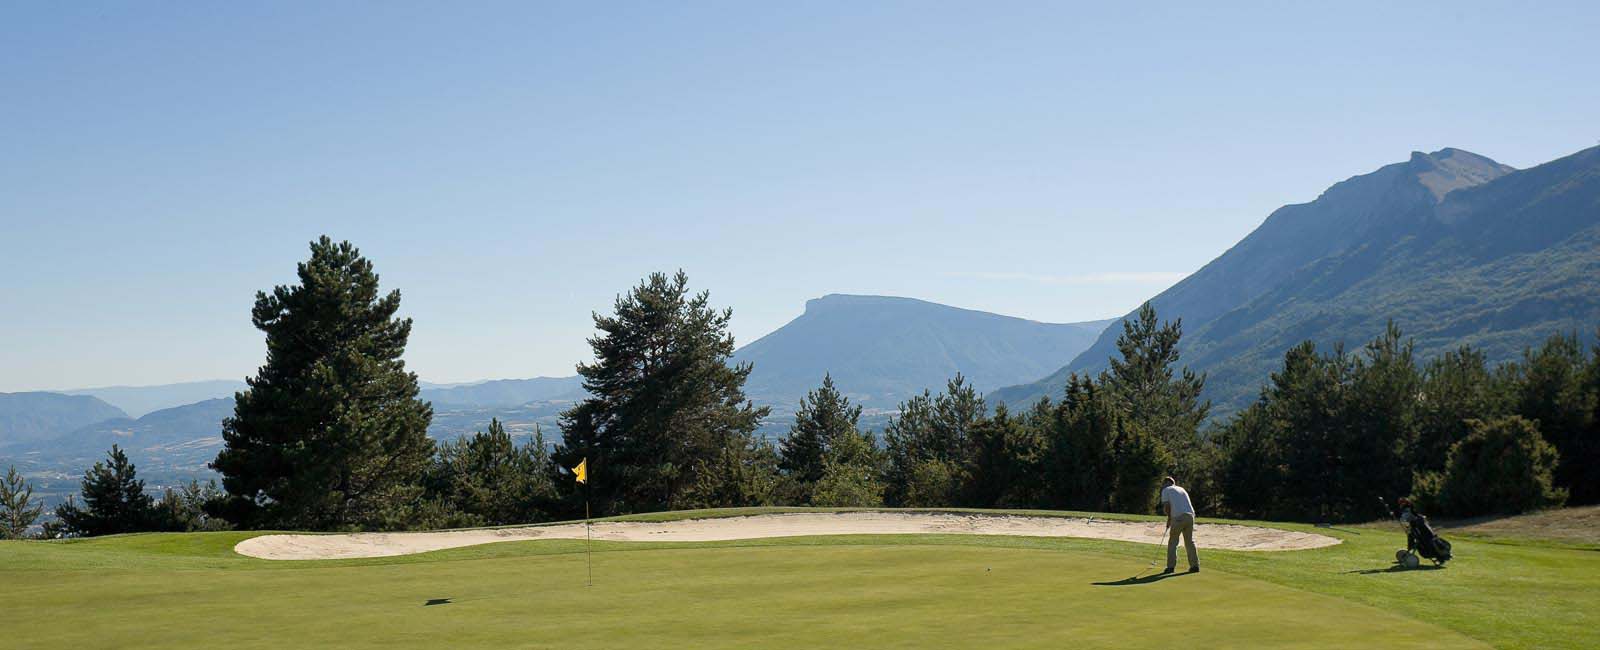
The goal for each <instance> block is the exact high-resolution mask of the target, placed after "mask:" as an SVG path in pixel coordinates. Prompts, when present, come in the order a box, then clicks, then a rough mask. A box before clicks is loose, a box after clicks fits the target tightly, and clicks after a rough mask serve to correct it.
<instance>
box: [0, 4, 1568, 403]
mask: <svg viewBox="0 0 1600 650" xmlns="http://www.w3.org/2000/svg"><path fill="white" fill-rule="evenodd" d="M1122 4H1125V3H1085V4H1084V5H1083V6H1071V5H1068V4H1066V3H1059V4H1048V5H1046V4H1032V3H1017V4H1013V3H988V2H984V3H964V4H937V3H931V2H909V3H880V2H869V3H861V2H803V3H783V4H780V3H750V2H735V3H675V2H671V3H669V2H650V3H638V4H633V3H605V4H603V5H602V4H600V3H572V4H536V3H525V2H514V3H504V4H497V3H481V2H468V3H422V4H414V5H413V4H407V3H396V2H383V3H373V4H364V3H351V2H340V3H265V2H234V3H187V4H186V3H150V2H127V3H120V2H118V3H110V2H107V3H101V2H96V3H48V2H40V3H9V4H7V5H6V6H5V7H4V8H0V88H3V91H0V124H3V125H4V126H3V131H0V227H3V228H0V391H14V390H27V389H47V388H70V387H83V386H99V385H109V384H151V383H165V382H173V381H182V380H194V379H208V378H240V377H243V376H245V375H247V374H250V373H251V372H253V371H254V369H255V367H256V366H257V365H258V364H259V363H260V362H261V359H262V357H263V349H262V345H261V340H260V336H259V335H258V333H257V332H256V331H255V330H254V329H252V328H251V327H250V323H249V308H250V304H251V301H252V299H253V295H254V293H255V292H256V291H257V290H259V289H265V288H270V287H271V286H272V285H274V284H280V283H285V282H289V281H292V280H293V271H294V265H295V263H296V262H297V261H299V260H301V259H303V258H304V257H305V256H306V244H307V242H308V241H310V240H311V239H314V238H315V237H317V236H318V235H320V234H323V233H327V234H329V235H331V236H333V237H335V238H343V239H350V240H352V241H354V242H355V243H356V244H357V245H359V246H360V247H361V248H362V250H363V251H364V252H365V253H366V254H367V255H368V256H369V257H371V258H372V259H373V260H374V261H375V263H376V264H377V267H378V270H379V272H380V273H381V274H382V275H383V281H384V284H385V285H386V286H387V287H397V288H399V289H401V290H402V292H403V294H404V302H403V308H402V309H403V311H404V312H405V313H406V314H407V315H410V316H412V317H414V318H415V319H416V328H415V330H414V334H413V336H412V341H411V347H410V350H409V352H408V356H407V358H408V360H409V362H410V364H411V367H412V369H413V370H415V371H417V372H418V373H419V374H420V375H422V377H423V378H424V379H427V380H432V381H462V380H473V379H483V378H494V377H527V376H534V375H566V374H571V372H572V366H573V363H574V362H576V361H579V360H581V359H584V358H586V357H587V356H588V350H587V347H586V345H585V343H584V338H585V337H586V336H588V335H589V334H590V333H591V332H592V328H591V323H590V321H589V313H590V312H591V311H593V310H605V309H607V308H608V307H609V304H610V302H611V300H612V299H613V297H614V296H615V295H616V294H617V293H618V292H619V291H622V290H624V289H626V288H627V287H629V286H630V285H632V284H634V283H635V282H637V281H638V280H639V279H640V278H641V277H642V276H644V275H646V274H647V273H649V272H650V271H653V270H673V269H677V268H680V267H681V268H683V269H685V270H686V271H687V272H688V273H689V275H690V279H691V282H692V284H693V285H694V286H695V287H697V288H702V289H709V290H710V291H711V293H712V298H713V301H714V302H715V303H716V304H718V305H724V306H731V307H733V308H734V328H735V334H736V335H737V337H738V338H739V340H740V341H741V342H748V341H751V340H753V339H755V338H756V337H759V336H760V335H762V334H765V333H766V332H768V331H770V330H772V329H774V328H776V327H778V326H779V325H782V324H783V323H784V322H786V321H787V320H789V319H791V318H793V317H795V316H797V315H799V313H800V311H801V310H802V308H803V305H804V301H805V300H806V299H808V298H814V297H817V296H820V295H823V294H826V293H833V292H849V293H876V294H892V295H905V296H912V297H917V298H924V299H928V300H933V301H937V302H943V303H947V304H953V305H957V306H962V307H969V308H976V309H983V310H989V311H995V312H999V313H1003V314H1010V315H1016V316H1022V317H1027V318H1033V319H1037V320H1044V321H1075V320H1087V319H1095V318H1106V317H1110V316H1115V315H1120V314H1122V313H1124V312H1126V311H1128V310H1130V309H1132V308H1134V307H1136V306H1137V305H1138V303H1139V302H1141V301H1142V300H1144V299H1145V298H1147V297H1149V296H1151V295H1154V294H1155V293H1157V292H1159V291H1160V290H1162V289H1164V288H1166V287H1167V286H1169V285H1170V284H1171V283H1172V282H1174V281H1175V280H1176V279H1177V278H1179V277H1181V276H1182V274H1185V273H1188V272H1191V271H1193V270H1195V269H1197V268H1199V267H1200V266H1201V265H1203V264H1204V263H1206V262H1207V261H1209V260H1210V259H1212V258H1213V257H1215V256H1216V255H1218V254H1219V253H1221V252H1222V251H1224V250H1225V249H1227V247H1228V246H1230V245H1232V244H1233V243H1234V242H1235V241H1237V240H1238V239H1239V238H1240V237H1242V236H1244V235H1245V234H1246V233H1248V232H1249V231H1250V230H1251V229H1252V228H1254V227H1255V226H1257V225H1258V224H1259V223H1260V222H1261V220H1262V219H1263V218H1264V217H1265V216H1266V215H1267V213H1268V212H1270V211H1271V210H1272V209H1274V208H1276V207H1277V206H1279V205H1282V204H1285V203H1293V202H1303V201H1308V200H1311V199H1313V198H1315V197H1316V196H1317V194H1318V193H1319V192H1321V190H1322V189H1323V188H1325V187H1326V186H1328V185H1330V184H1331V183H1333V182H1336V181H1339V180H1341V179H1344V178H1347V177H1349V176H1352V175H1355V174H1358V173H1364V172H1366V171H1369V170H1371V169H1374V168H1376V167H1378V166H1380V165H1383V164H1385V163H1389V162H1394V161H1398V160H1403V159H1405V158H1406V156H1407V155H1408V153H1409V152H1410V151H1412V150H1428V151H1431V150H1435V149H1439V148H1442V147H1446V146H1455V147H1461V148H1464V149H1469V150H1472V151H1475V152H1478V153H1482V154H1485V155H1488V156H1490V157H1493V158H1496V159H1498V160H1500V161H1502V162H1505V163H1507V164H1511V165H1515V166H1518V167H1523V166H1528V165H1533V164H1537V163H1539V162H1542V161H1545V160H1548V159H1551V158H1554V157H1557V156H1560V155H1563V154H1566V153H1570V152H1572V151H1576V150H1578V149H1582V148H1585V147H1588V146H1592V145H1594V144H1595V142H1596V139H1597V138H1600V119H1597V118H1600V83H1597V82H1600V45H1597V42H1600V38H1597V37H1596V34H1597V33H1600V9H1597V6H1600V4H1597V3H1593V2H1574V3H1554V2H1550V3H1528V4H1525V3H1497V4H1491V5H1476V4H1474V3H1460V2H1448V3H1437V4H1428V3H1393V2H1380V3H1372V4H1353V3H1340V4H1339V6H1338V8H1337V9H1333V8H1326V7H1317V6H1309V5H1312V4H1313V3H1305V4H1307V5H1308V6H1305V7H1298V8H1286V7H1279V6H1276V4H1277V3H1268V4H1262V5H1257V6H1236V7H1235V8H1230V9H1220V10H1219V9H1215V8H1209V7H1200V6H1187V5H1193V4H1210V3H1183V4H1175V5H1170V6H1158V5H1154V4H1151V3H1136V4H1137V7H1133V8H1122V7H1119V6H1117V5H1122ZM1317 4H1320V3H1317ZM1396 5H1400V6H1396ZM1413 5H1416V6H1413Z"/></svg>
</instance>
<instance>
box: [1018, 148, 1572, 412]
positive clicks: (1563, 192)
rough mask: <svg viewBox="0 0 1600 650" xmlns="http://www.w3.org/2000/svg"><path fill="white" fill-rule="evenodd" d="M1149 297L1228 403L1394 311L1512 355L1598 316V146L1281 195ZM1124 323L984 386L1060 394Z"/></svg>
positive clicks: (1451, 153)
mask: <svg viewBox="0 0 1600 650" xmlns="http://www.w3.org/2000/svg"><path fill="white" fill-rule="evenodd" d="M1150 302H1151V304H1152V305H1153V306H1154V307H1155V309H1156V311H1157V313H1158V314H1159V315H1160V316H1161V317H1162V318H1163V319H1164V320H1173V319H1182V322H1183V330H1184V339H1183V343H1182V344H1181V346H1180V350H1181V352H1182V363H1184V364H1186V365H1188V366H1190V367H1191V368H1193V369H1195V370H1198V371H1203V372H1205V373H1207V383H1206V397H1208V398H1210V399H1212V400H1214V401H1215V402H1216V403H1217V405H1218V406H1219V407H1220V410H1221V411H1222V412H1227V411H1229V410H1232V409H1233V408H1237V407H1239V406H1242V405H1244V404H1247V403H1248V402H1249V401H1250V400H1251V399H1253V398H1254V397H1255V396H1256V394H1257V393H1258V392H1259V390H1260V388H1261V386H1262V385H1263V383H1264V382H1266V381H1267V379H1268V376H1269V374H1270V373H1271V372H1272V371H1273V370H1275V369H1276V368H1277V367H1278V366H1279V365H1280V364H1281V363H1282V359H1283V353H1284V351H1285V350H1287V349H1288V348H1289V347H1291V346H1293V345H1295V344H1298V343H1299V342H1301V341H1304V340H1312V341H1315V342H1316V343H1318V344H1319V345H1324V346H1331V345H1335V344H1339V343H1342V344H1344V345H1346V346H1347V347H1348V348H1353V347H1356V346H1359V345H1361V344H1363V343H1365V342H1366V341H1368V340H1371V339H1372V338H1373V337H1375V336H1377V335H1378V334H1379V333H1381V332H1382V331H1383V328H1384V327H1385V325H1386V324H1387V322H1389V321H1391V320H1392V321H1394V322H1395V323H1396V324H1397V325H1398V326H1399V327H1400V328H1401V330H1402V331H1403V332H1404V333H1405V334H1406V335H1407V336H1410V337H1414V338H1415V339H1416V342H1417V352H1418V354H1419V356H1420V357H1421V358H1424V359H1425V358H1429V357H1432V356H1434V355H1437V354H1439V353H1440V352H1443V351H1444V350H1446V349H1449V348H1453V347H1456V346H1459V345H1461V344H1471V345H1473V346H1474V347H1477V348H1479V349H1481V350H1483V351H1484V352H1485V353H1486V354H1487V355H1488V357H1489V358H1490V359H1491V360H1493V361H1505V360H1510V359H1512V358H1514V357H1515V356H1516V355H1518V354H1519V353H1520V352H1521V351H1522V350H1523V349H1524V348H1525V347H1527V346H1531V345H1537V344H1538V343H1539V342H1541V341H1543V340H1544V339H1545V338H1547V337H1549V336H1550V335H1552V334H1555V333H1558V332H1572V331H1579V332H1583V333H1588V330H1589V328H1593V327H1594V326H1595V323H1597V322H1600V148H1592V149H1587V150H1584V151H1581V152H1578V153H1576V154H1573V155H1571V156H1567V157H1564V158H1561V159H1558V160H1554V161H1551V162H1548V163H1545V164H1543V165H1539V166H1537V167H1534V168H1531V169H1526V170H1520V171H1519V170H1515V169H1513V168H1511V167H1509V166H1506V165H1503V164H1500V163H1497V162H1495V161H1493V160H1490V159H1489V158H1486V157H1484V156H1480V155H1477V154H1474V153H1470V152H1467V151H1462V150H1459V149H1442V150H1440V151H1436V152H1433V153H1421V152H1416V153H1413V154H1412V155H1411V157H1410V159H1409V160H1406V161H1404V162H1399V163H1395V164H1391V165H1387V166H1384V167H1382V168H1380V169H1378V170H1376V171H1374V172H1371V173H1368V174H1364V175H1360V176H1356V177H1354V178H1351V179H1349V180H1346V181H1344V182H1341V183H1338V184H1336V185H1334V186H1332V187H1330V188H1329V189H1328V190H1327V191H1326V192H1324V193H1323V194H1322V195H1321V196H1320V197H1318V198H1317V199H1316V200H1314V201H1312V202H1310V203H1305V204H1298V205H1289V206H1285V207H1283V208H1280V209H1278V210H1277V211H1275V212H1273V213H1272V214H1271V215H1270V216H1269V217H1267V220H1266V221H1265V222H1264V223H1263V224H1262V225H1261V226H1260V227H1259V228H1257V229H1256V230H1255V231H1254V232H1252V233H1250V235H1249V236H1247V237H1245V238H1244V239H1243V240H1242V241H1240V242H1239V243H1238V244H1237V245H1235V246H1234V247H1232V248H1231V249H1229V250H1228V251H1226V252H1224V253H1223V254H1222V255H1220V256H1218V257H1217V258H1216V259H1215V260H1213V261H1212V262H1211V263H1209V264H1207V265H1206V266H1205V267H1204V268H1202V269H1200V270H1199V271H1197V272H1195V273H1194V274H1193V275H1191V276H1189V277H1188V278H1185V279H1184V280H1183V281H1181V282H1179V283H1178V284H1176V285H1174V286H1173V287H1171V288H1170V289H1168V290H1166V291H1164V292H1162V293H1160V294H1158V295H1156V296H1155V297H1153V298H1151V299H1150ZM1130 315H1131V314H1130ZM1119 323H1120V319H1119ZM1121 330H1122V328H1121V327H1120V325H1118V324H1113V325H1112V326H1111V327H1109V328H1107V329H1106V331H1105V332H1104V333H1102V334H1101V335H1100V337H1099V338H1098V340H1096V341H1095V343H1094V344H1093V345H1092V346H1090V347H1089V348H1088V349H1087V350H1086V351H1084V352H1083V353H1082V354H1080V355H1079V356H1078V357H1077V358H1075V359H1074V360H1073V361H1072V362H1071V363H1069V364H1066V365H1065V366H1063V367H1062V368H1060V369H1059V370H1057V371H1056V372H1054V373H1052V374H1050V375H1048V376H1046V377H1045V378H1044V379H1041V380H1039V381H1036V382H1030V383H1028V384H1024V385H1019V386H1013V387H1008V388H1005V389H1002V390H1000V391H998V392H996V393H995V394H994V395H993V396H992V397H993V398H994V399H995V400H997V401H1004V402H1007V403H1013V404H1015V403H1027V402H1032V401H1033V400H1036V399H1038V398H1039V397H1042V396H1046V395H1049V396H1056V395H1059V394H1060V392H1061V390H1062V387H1063V386H1065V383H1066V377H1067V375H1068V374H1069V373H1072V372H1079V373H1095V372H1098V371H1100V370H1102V369H1104V368H1105V367H1106V366H1107V364H1108V361H1107V360H1108V359H1109V358H1110V357H1111V355H1112V354H1114V352H1115V342H1116V338H1117V336H1118V335H1119V334H1120V333H1121Z"/></svg>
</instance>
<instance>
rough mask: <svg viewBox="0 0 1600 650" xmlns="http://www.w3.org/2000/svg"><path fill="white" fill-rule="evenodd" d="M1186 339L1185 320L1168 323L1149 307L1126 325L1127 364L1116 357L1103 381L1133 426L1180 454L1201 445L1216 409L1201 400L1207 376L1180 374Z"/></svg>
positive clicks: (1122, 342)
mask: <svg viewBox="0 0 1600 650" xmlns="http://www.w3.org/2000/svg"><path fill="white" fill-rule="evenodd" d="M1182 338H1183V320H1182V319H1179V320H1177V321H1172V322H1166V323H1162V322H1160V321H1159V319H1158V318H1157V317H1156V310H1155V307H1153V306H1151V305H1150V303H1148V302H1147V303H1145V304H1144V305H1143V306H1141V307H1140V308H1139V315H1138V317H1137V318H1135V319H1134V320H1130V321H1123V323H1122V335H1121V336H1118V337H1117V351H1118V352H1119V353H1120V354H1121V357H1122V358H1121V359H1118V358H1115V357H1113V358H1112V359H1111V360H1110V361H1111V367H1110V369H1109V370H1107V371H1106V373H1105V375H1104V376H1103V377H1102V378H1101V380H1100V383H1101V384H1102V388H1103V390H1105V391H1106V392H1107V394H1108V396H1109V397H1111V398H1112V399H1113V400H1114V401H1115V402H1116V403H1117V405H1118V407H1119V408H1120V409H1121V410H1122V412H1123V414H1124V415H1125V416H1127V418H1128V419H1129V420H1130V421H1131V422H1133V423H1135V424H1136V425H1137V426H1139V427H1140V428H1142V429H1144V430H1145V431H1147V432H1149V433H1150V434H1151V435H1153V436H1155V437H1156V438H1157V439H1158V440H1160V441H1161V442H1162V444H1164V445H1166V446H1167V447H1168V448H1169V449H1172V450H1173V451H1174V452H1183V451H1187V450H1188V449H1189V448H1191V447H1193V446H1194V445H1195V444H1196V443H1197V441H1198V440H1199V436H1198V432H1199V429H1200V424H1201V423H1202V422H1205V419H1206V415H1207V414H1208V413H1210V412H1211V403H1210V402H1202V401H1201V400H1200V393H1201V391H1202V390H1204V388H1205V383H1206V379H1205V376H1204V375H1196V374H1195V373H1194V372H1193V371H1191V370H1189V368H1187V367H1184V368H1183V369H1182V370H1176V371H1175V369H1174V367H1175V366H1176V364H1177V363H1178V356H1179V351H1178V343H1179V341H1180V340H1181V339H1182Z"/></svg>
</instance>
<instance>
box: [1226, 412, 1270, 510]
mask: <svg viewBox="0 0 1600 650" xmlns="http://www.w3.org/2000/svg"><path fill="white" fill-rule="evenodd" d="M1276 434H1277V432H1276V430H1275V429H1274V426H1273V421H1272V413H1271V408H1270V407H1269V402H1268V401H1267V398H1266V397H1264V396H1263V397H1262V399H1261V400H1259V401H1257V402H1256V403H1255V404H1252V405H1250V407H1249V408H1246V409H1245V410H1243V411H1240V412H1239V413H1238V414H1236V415H1235V416H1234V417H1233V419H1231V420H1229V421H1228V423H1227V424H1226V425H1224V426H1223V427H1222V428H1221V429H1220V430H1219V431H1218V432H1217V435H1216V439H1217V444H1218V445H1219V446H1220V447H1221V450H1222V458H1223V461H1222V463H1221V466H1220V468H1219V473H1220V476H1218V477H1217V478H1218V484H1219V485H1220V488H1221V490H1222V493H1223V499H1222V511H1223V512H1225V513H1230V514H1235V515H1242V516H1246V517H1254V518H1259V519H1268V518H1274V517H1281V516H1282V513H1281V512H1280V511H1279V510H1278V507H1277V506H1278V492H1279V490H1280V489H1281V488H1282V486H1283V484H1284V483H1285V479H1286V472H1285V468H1284V466H1283V458H1284V451H1283V449H1282V448H1280V446H1279V445H1280V444H1282V441H1281V440H1280V439H1279V436H1278V435H1276Z"/></svg>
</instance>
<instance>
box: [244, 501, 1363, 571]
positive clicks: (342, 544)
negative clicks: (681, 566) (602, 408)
mask: <svg viewBox="0 0 1600 650" xmlns="http://www.w3.org/2000/svg"><path fill="white" fill-rule="evenodd" d="M1161 528H1162V524H1161V523H1159V522H1137V521H1119V520H1114V519H1094V518H1088V519H1085V518H1077V517H1024V516H1003V515H978V514H959V513H916V512H843V513H837V514H834V513H799V514H775V515H756V516H751V517H721V518H711V519H686V520H681V521H669V522H660V523H645V522H620V521H618V522H613V521H608V522H598V523H595V524H594V526H593V530H592V533H593V535H594V538H595V539H600V540H606V541H617V542H715V541H723V540H735V539H758V538H765V537H800V536H805V535H898V534H916V533H920V534H930V533H931V534H942V535H951V534H954V535H1017V536H1024V537H1088V538H1093V539H1114V540H1119V541H1124V542H1139V543H1143V544H1164V543H1165V540H1164V539H1163V538H1162V537H1161ZM583 536H584V531H583V524H582V523H577V524H556V525H551V526H528V527H523V528H498V529H492V530H488V529H484V530H449V531H438V532H426V533H354V534H348V535H263V536H261V537H252V538H250V539H247V540H245V541H242V542H239V544H238V545H237V546H234V547H233V550H234V551H235V552H237V553H239V554H240V555H248V556H250V557H257V558H262V559H267V560H332V559H346V558H364V557H386V556H392V555H409V554H412V553H426V552H428V551H438V550H443V549H447V548H459V547H462V546H476V545H478V544H492V543H495V542H515V541H524V540H533V539H583ZM1194 540H1195V543H1196V544H1197V545H1199V547H1200V548H1222V549H1230V550H1236V551H1291V550H1300V549H1308V548H1319V547H1323V546H1332V545H1334V544H1338V543H1339V540H1338V539H1335V538H1333V537H1328V536H1326V535H1316V534H1312V533H1300V532H1293V531H1287V530H1277V529H1273V528H1259V527H1255V526H1236V525H1229V524H1199V525H1198V526H1196V527H1195V534H1194Z"/></svg>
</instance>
